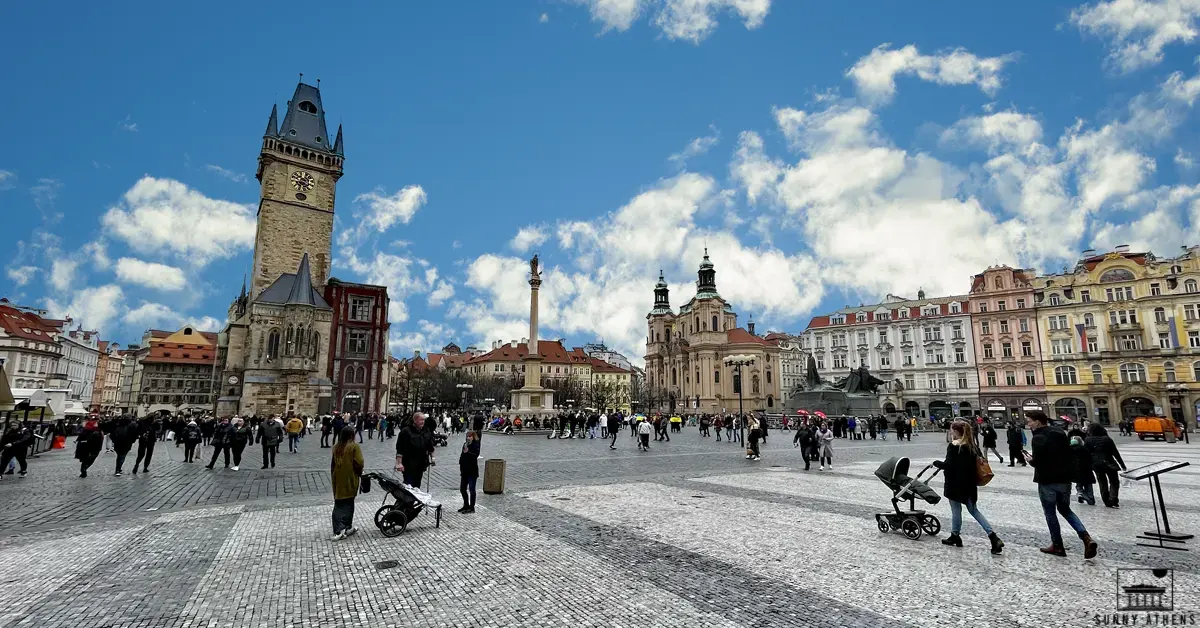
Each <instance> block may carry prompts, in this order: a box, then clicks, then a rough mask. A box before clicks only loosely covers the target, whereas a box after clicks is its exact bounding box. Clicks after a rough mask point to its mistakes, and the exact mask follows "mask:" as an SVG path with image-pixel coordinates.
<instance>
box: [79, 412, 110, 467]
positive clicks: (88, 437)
mask: <svg viewBox="0 0 1200 628" xmlns="http://www.w3.org/2000/svg"><path fill="white" fill-rule="evenodd" d="M101 449H104V433H103V432H101V431H100V424H99V423H97V422H96V421H88V422H86V423H84V424H83V431H82V432H80V433H79V438H77V439H76V440H75V459H76V460H78V461H79V477H81V478H86V477H87V470H88V467H90V466H92V463H93V462H95V461H96V457H97V456H99V455H100V450H101Z"/></svg>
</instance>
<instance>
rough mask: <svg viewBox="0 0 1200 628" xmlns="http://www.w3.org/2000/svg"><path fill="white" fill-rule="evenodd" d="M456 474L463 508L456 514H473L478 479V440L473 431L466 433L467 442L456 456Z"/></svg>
mask: <svg viewBox="0 0 1200 628" xmlns="http://www.w3.org/2000/svg"><path fill="white" fill-rule="evenodd" d="M458 472H459V476H460V480H459V483H458V491H459V492H460V493H462V498H463V507H462V508H459V509H458V512H460V513H462V514H464V515H467V514H471V513H473V512H475V482H476V480H478V479H479V439H478V438H476V436H475V432H474V431H473V430H472V431H470V432H467V441H466V442H465V443H463V446H462V453H460V454H459V455H458Z"/></svg>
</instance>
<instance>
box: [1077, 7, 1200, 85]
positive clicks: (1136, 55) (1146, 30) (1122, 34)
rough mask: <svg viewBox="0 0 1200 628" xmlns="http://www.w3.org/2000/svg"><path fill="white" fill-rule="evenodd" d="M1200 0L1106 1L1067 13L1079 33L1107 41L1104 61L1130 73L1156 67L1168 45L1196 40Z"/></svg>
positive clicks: (1199, 17) (1199, 16) (1116, 68)
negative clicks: (1107, 47) (1080, 31)
mask: <svg viewBox="0 0 1200 628" xmlns="http://www.w3.org/2000/svg"><path fill="white" fill-rule="evenodd" d="M1198 19H1200V0H1106V1H1103V2H1096V3H1094V4H1088V5H1084V6H1082V7H1078V8H1076V9H1074V10H1073V11H1071V17H1070V21H1071V23H1072V24H1074V25H1075V26H1077V27H1079V29H1080V30H1082V31H1084V32H1086V33H1090V34H1093V35H1098V36H1100V37H1103V38H1105V39H1107V40H1108V46H1109V52H1108V62H1109V64H1110V65H1111V67H1113V68H1114V69H1115V70H1118V71H1120V72H1131V71H1133V70H1138V69H1141V68H1145V67H1148V66H1152V65H1156V64H1158V63H1159V62H1161V61H1162V60H1163V50H1164V49H1165V48H1166V47H1167V46H1170V45H1172V44H1188V43H1191V42H1192V41H1194V40H1195V39H1196V35H1197V29H1196V23H1197V20H1198Z"/></svg>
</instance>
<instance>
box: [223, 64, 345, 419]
mask: <svg viewBox="0 0 1200 628" xmlns="http://www.w3.org/2000/svg"><path fill="white" fill-rule="evenodd" d="M344 159H345V156H344V153H343V149H342V129H341V127H340V126H339V127H338V130H337V135H336V137H335V138H334V139H333V140H332V142H331V141H330V139H329V135H328V132H327V128H326V125H325V109H324V107H323V106H322V104H321V93H320V90H319V89H318V88H317V87H314V86H312V85H307V84H305V83H303V82H302V83H300V84H298V85H297V86H296V91H295V94H294V95H293V96H292V99H291V100H290V101H289V102H288V105H287V110H286V112H285V113H284V117H283V122H282V123H280V122H279V118H278V109H277V107H275V106H272V108H271V115H270V118H269V120H268V122H267V128H266V131H265V133H264V134H263V140H262V146H261V149H260V152H259V157H258V171H257V173H256V178H257V179H258V181H259V183H260V185H261V189H260V194H259V204H258V221H257V230H256V233H255V237H254V266H253V270H252V273H251V276H250V281H249V285H248V286H247V284H246V283H245V282H243V285H242V291H241V294H239V295H238V297H237V298H236V299H234V300H233V303H232V304H231V305H230V307H229V314H228V320H229V322H228V324H227V325H226V327H225V329H224V330H222V332H221V333H220V335H219V336H218V350H217V365H216V371H217V373H218V376H217V377H218V386H219V388H218V395H219V396H218V398H217V403H216V412H217V415H218V416H231V415H234V414H240V415H242V416H252V415H258V416H268V415H289V414H294V415H316V414H319V413H325V412H328V411H329V409H330V407H331V399H332V396H333V382H331V380H330V379H329V363H330V362H329V360H330V355H329V353H330V346H331V342H330V338H331V325H332V319H333V309H332V308H331V307H330V305H329V303H327V302H326V300H325V298H324V297H323V296H322V295H323V294H324V292H325V286H326V284H327V283H328V282H329V273H330V263H331V254H330V249H331V245H332V237H333V216H334V204H335V196H336V189H337V182H338V180H339V179H340V178H341V177H342V164H343V161H344Z"/></svg>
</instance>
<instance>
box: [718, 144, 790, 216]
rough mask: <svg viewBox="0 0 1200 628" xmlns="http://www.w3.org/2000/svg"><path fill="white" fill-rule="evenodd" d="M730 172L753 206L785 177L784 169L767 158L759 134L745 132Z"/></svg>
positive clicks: (730, 166)
mask: <svg viewBox="0 0 1200 628" xmlns="http://www.w3.org/2000/svg"><path fill="white" fill-rule="evenodd" d="M729 172H730V174H731V175H732V176H733V180H734V181H735V182H736V183H738V184H739V185H740V186H741V187H742V188H743V189H744V190H745V191H746V198H747V200H749V201H750V203H752V204H753V203H757V202H758V200H759V198H760V197H761V196H762V195H763V194H764V193H765V192H768V191H771V190H773V189H774V188H775V183H776V182H777V181H779V177H780V176H782V175H783V167H782V164H781V163H779V162H777V161H775V160H772V159H770V158H768V157H767V155H766V153H765V152H764V147H763V140H762V137H761V136H760V135H759V134H758V133H755V132H754V131H743V132H742V133H741V134H740V135H739V136H738V149H737V152H736V153H735V154H734V159H733V162H732V163H730V164H729Z"/></svg>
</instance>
